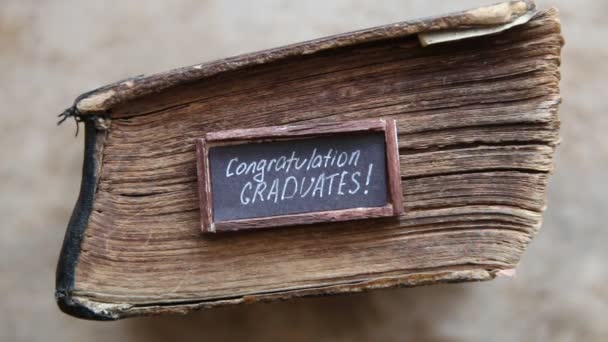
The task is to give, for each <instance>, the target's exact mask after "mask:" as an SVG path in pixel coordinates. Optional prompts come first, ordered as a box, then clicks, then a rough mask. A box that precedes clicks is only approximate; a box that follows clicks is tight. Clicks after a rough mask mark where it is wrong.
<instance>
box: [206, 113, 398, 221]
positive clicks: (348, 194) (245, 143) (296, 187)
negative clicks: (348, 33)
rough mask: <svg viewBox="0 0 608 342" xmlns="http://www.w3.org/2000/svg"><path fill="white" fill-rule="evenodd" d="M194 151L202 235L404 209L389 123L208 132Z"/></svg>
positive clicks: (395, 212)
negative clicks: (195, 154)
mask: <svg viewBox="0 0 608 342" xmlns="http://www.w3.org/2000/svg"><path fill="white" fill-rule="evenodd" d="M196 146H197V170H198V182H199V198H200V208H201V226H202V230H203V232H204V233H215V232H221V231H230V230H243V229H253V228H268V227H277V226H286V225H299V224H311V223H319V222H334V221H345V220H355V219H364V218H374V217H384V216H398V215H399V214H401V213H402V211H403V205H402V191H401V178H400V172H399V153H398V148H397V133H396V128H395V121H394V120H388V119H376V120H360V121H348V122H342V123H326V124H310V125H289V126H277V127H264V128H253V129H238V130H230V131H221V132H210V133H207V134H206V135H205V136H204V137H203V138H199V139H197V140H196Z"/></svg>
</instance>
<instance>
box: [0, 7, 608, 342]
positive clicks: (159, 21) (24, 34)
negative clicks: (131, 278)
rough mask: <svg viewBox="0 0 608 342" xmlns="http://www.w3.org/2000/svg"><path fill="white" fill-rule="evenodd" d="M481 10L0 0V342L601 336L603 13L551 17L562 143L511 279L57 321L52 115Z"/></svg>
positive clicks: (69, 146)
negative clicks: (339, 37)
mask: <svg viewBox="0 0 608 342" xmlns="http://www.w3.org/2000/svg"><path fill="white" fill-rule="evenodd" d="M487 3H488V2H487V1H479V0H475V1H473V0H467V1H460V2H458V3H456V2H449V3H448V2H438V1H435V2H430V1H422V0H420V1H407V2H404V1H396V0H379V1H373V2H371V1H360V0H357V1H346V0H340V1H333V2H326V1H319V0H314V1H306V2H304V1H302V2H295V1H294V2H284V1H272V0H264V1H256V2H251V1H244V0H243V1H231V2H228V1H219V0H218V1H188V0H183V1H171V2H163V1H147V2H146V3H145V6H143V3H141V2H126V1H103V2H99V1H98V2H86V3H85V2H82V1H68V0H57V1H45V2H34V1H23V0H4V1H1V4H0V5H1V8H2V10H1V11H0V75H1V77H0V103H2V105H3V107H2V112H1V115H2V119H3V123H2V125H0V132H1V134H0V142H1V145H0V158H1V160H2V162H1V163H0V180H1V182H0V184H1V185H0V217H2V220H0V228H1V229H0V250H1V251H2V252H1V253H2V254H1V255H2V258H1V259H0V291H2V293H3V296H2V297H1V298H0V340H2V341H12V340H18V341H32V340H47V341H55V340H57V341H60V340H61V341H81V340H83V339H85V338H86V339H87V340H88V341H97V340H114V339H116V340H126V339H129V340H131V341H156V340H159V341H160V340H167V339H171V338H173V337H178V338H179V340H183V341H189V340H192V341H200V340H201V339H202V338H208V339H211V340H213V339H218V340H231V339H247V340H253V341H257V340H260V341H263V340H273V339H282V340H290V341H308V340H320V341H352V340H360V341H367V340H383V341H392V340H394V341H397V340H399V341H401V340H406V339H408V338H411V339H416V340H424V341H460V340H467V341H468V340H478V341H487V340H499V341H501V340H504V341H513V340H519V341H526V340H541V341H542V340H555V341H571V340H572V341H573V340H581V341H582V340H584V341H605V340H607V339H608V325H606V324H605V320H606V319H605V317H606V314H608V285H606V284H607V283H608V267H606V264H605V263H606V260H608V248H606V247H605V244H606V242H608V230H606V229H605V222H608V211H607V210H606V208H607V207H608V197H607V196H606V193H607V191H608V183H607V182H606V181H605V174H606V172H607V171H608V138H606V133H605V132H606V131H608V116H606V115H605V113H606V112H608V102H607V101H606V99H605V92H606V86H605V83H606V82H605V78H606V75H607V74H608V70H607V69H608V65H607V64H606V63H605V61H606V60H607V58H608V47H607V46H606V44H605V36H606V34H607V33H608V22H607V21H606V16H607V15H608V4H607V3H606V2H605V1H600V0H597V1H591V0H590V1H580V2H568V1H565V0H563V1H538V5H539V7H548V6H551V5H555V6H558V7H559V8H560V9H561V12H562V24H563V30H564V36H565V39H566V46H565V48H564V50H563V66H562V95H563V98H564V103H563V105H562V106H561V110H560V115H561V119H562V144H561V146H560V147H559V148H558V153H557V165H556V172H555V175H554V176H553V177H552V178H551V181H550V187H549V208H548V210H547V212H546V216H545V222H544V225H543V227H542V228H541V231H540V233H539V235H538V236H537V237H536V239H535V240H534V241H533V242H532V244H531V246H530V247H529V249H528V251H527V253H526V254H525V256H524V258H523V260H522V262H521V265H520V267H519V268H518V273H517V277H516V278H504V279H496V280H494V281H492V282H486V283H479V284H461V285H448V286H432V287H423V288H414V289H393V290H382V291H376V292H372V293H367V294H359V295H348V296H338V297H331V298H318V299H305V300H295V301H290V302H282V303H275V304H255V305H248V306H238V307H227V308H220V309H216V310H210V311H203V312H200V313H195V314H193V315H189V316H185V317H180V316H173V317H154V318H141V319H131V320H125V321H119V322H111V323H100V322H87V321H82V320H77V319H74V318H71V317H69V316H66V315H64V314H62V313H61V312H59V310H58V309H57V308H56V305H55V303H54V299H53V288H54V272H55V263H56V260H57V256H58V253H59V250H60V246H61V241H62V239H63V234H64V232H65V226H66V223H67V220H68V218H69V215H70V213H71V210H72V206H73V204H74V202H75V199H76V196H77V191H78V186H79V184H78V183H79V181H80V167H81V161H82V138H83V135H82V134H81V135H79V136H78V137H77V138H74V137H73V134H74V133H75V127H74V125H73V123H67V124H64V125H62V126H60V127H59V128H57V127H55V117H54V115H56V114H58V113H59V112H61V111H62V110H63V109H64V108H65V107H67V106H68V105H69V104H71V102H72V100H73V99H74V98H75V97H76V96H77V95H79V94H80V93H81V92H83V91H86V90H89V89H92V88H94V87H97V86H99V85H103V84H106V83H109V82H113V81H116V80H118V79H121V78H125V77H128V76H134V75H138V74H142V73H153V72H157V71H161V70H166V69H170V68H174V67H178V66H183V65H190V64H195V63H198V62H202V61H209V60H213V59H216V58H221V57H225V56H229V55H234V54H237V53H242V52H248V51H254V50H258V49H262V48H269V47H274V46H278V45H282V44H286V43H291V42H297V41H302V40H305V39H311V38H315V37H321V36H326V35H330V34H334V33H339V32H345V31H349V30H353V29H357V28H364V27H369V26H372V25H378V24H384V23H387V22H393V21H399V20H403V19H407V18H417V17H421V16H427V15H433V14H440V13H444V12H448V11H453V10H460V9H464V8H468V7H475V6H479V5H485V4H487Z"/></svg>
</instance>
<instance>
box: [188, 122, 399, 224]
mask: <svg viewBox="0 0 608 342" xmlns="http://www.w3.org/2000/svg"><path fill="white" fill-rule="evenodd" d="M365 132H381V133H383V134H384V146H385V148H384V149H385V153H386V159H385V160H386V191H387V194H386V195H387V196H386V198H387V200H386V203H385V204H384V205H383V206H374V207H353V208H346V209H338V210H326V211H312V212H303V213H296V214H285V215H277V216H266V217H255V218H243V219H233V220H224V221H217V222H216V221H215V220H214V208H213V205H214V204H213V191H212V181H213V179H212V175H211V171H210V170H211V167H210V158H209V150H210V148H212V147H215V146H225V145H240V144H251V143H259V142H271V141H283V140H296V141H297V140H299V139H305V138H316V137H323V136H335V135H345V136H348V135H352V134H355V133H365ZM196 153H197V176H198V190H199V199H200V212H201V229H202V231H203V233H216V232H225V231H238V230H250V229H258V228H270V227H280V226H291V225H303V224H313V223H321V222H337V221H347V220H356V219H367V218H379V217H390V216H399V215H401V214H402V213H403V198H402V193H403V192H402V189H401V177H400V163H399V149H398V144H397V129H396V125H395V120H393V119H370V120H357V121H347V122H340V123H316V124H307V125H287V126H275V127H262V128H252V129H235V130H227V131H219V132H209V133H206V134H205V135H204V137H202V138H198V139H196Z"/></svg>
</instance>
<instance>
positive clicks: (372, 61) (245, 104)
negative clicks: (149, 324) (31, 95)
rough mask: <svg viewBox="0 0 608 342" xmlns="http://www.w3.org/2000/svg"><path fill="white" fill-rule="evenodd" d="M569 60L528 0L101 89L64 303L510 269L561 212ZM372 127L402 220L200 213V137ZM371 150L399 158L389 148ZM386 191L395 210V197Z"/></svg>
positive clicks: (116, 305) (344, 288) (102, 306)
mask: <svg viewBox="0 0 608 342" xmlns="http://www.w3.org/2000/svg"><path fill="white" fill-rule="evenodd" d="M562 45H563V39H562V37H561V35H560V22H559V19H558V13H557V11H556V10H555V9H549V10H537V9H536V8H535V6H534V4H533V3H532V2H530V1H510V2H506V3H501V4H497V5H491V6H488V7H483V8H478V9H474V10H467V11H463V12H459V13H454V14H449V15H444V16H438V17H432V18H426V19H422V20H413V21H406V22H400V23H396V24H390V25H386V26H381V27H376V28H371V29H366V30H361V31H356V32H352V33H345V34H340V35H336V36H332V37H327V38H322V39H318V40H313V41H309V42H304V43H300V44H294V45H289V46H286V47H281V48H277V49H272V50H266V51H261V52H256V53H251V54H246V55H242V56H237V57H232V58H228V59H224V60H220V61H216V62H212V63H206V64H199V65H194V66H190V67H185V68H180V69H176V70H172V71H169V72H164V73H159V74H155V75H150V76H138V77H134V78H131V79H127V80H124V81H120V82H117V83H114V84H110V85H107V86H104V87H101V88H98V89H95V90H93V91H91V92H88V93H85V94H83V95H82V96H80V97H78V98H77V99H76V101H75V102H74V104H73V106H72V107H70V108H69V109H67V110H66V111H65V112H64V113H63V114H62V116H63V118H64V119H66V118H75V119H76V120H77V121H78V122H82V123H84V127H85V130H84V131H85V135H86V138H85V146H84V166H83V174H82V185H81V190H80V195H79V197H78V200H77V202H76V205H75V208H74V212H73V215H72V217H71V219H70V222H69V224H68V227H67V232H66V235H65V240H64V244H63V247H62V252H61V256H60V260H59V263H58V268H57V282H56V300H57V302H58V305H59V307H60V308H61V310H63V311H64V312H66V313H68V314H70V315H73V316H77V317H81V318H87V319H97V320H112V319H119V318H124V317H131V316H140V315H150V314H160V313H186V312H189V311H192V310H196V309H201V308H207V307H214V306H218V305H225V304H238V303H250V302H257V301H269V300H275V299H287V298H293V297H302V296H312V295H326V294H337V293H347V292H360V291H363V290H368V289H375V288H384V287H392V286H417V285H427V284H435V283H449V282H463V281H482V280H489V279H493V278H494V277H496V276H500V275H510V274H512V273H513V271H514V269H515V268H516V266H517V264H518V262H519V260H520V258H521V256H522V253H523V252H524V250H525V249H526V247H527V245H528V243H529V242H530V241H531V239H532V238H533V237H534V236H535V234H536V233H537V232H538V229H539V227H540V224H541V219H542V213H543V210H544V209H545V192H546V186H547V178H548V176H549V174H550V172H551V170H552V165H553V155H554V150H555V147H556V145H557V144H558V142H559V135H558V133H559V132H558V131H559V120H558V116H557V109H558V105H559V103H560V95H559V78H560V73H559V66H560V50H561V47H562ZM374 119H381V120H385V121H386V122H393V121H394V123H395V132H396V138H395V139H396V140H394V141H396V144H397V147H396V148H398V155H397V157H396V160H397V161H398V163H397V165H396V167H397V168H395V169H394V170H398V177H397V178H396V179H397V182H399V183H400V184H398V185H400V189H401V190H400V191H401V192H402V193H401V196H400V197H398V199H397V200H395V199H394V198H393V199H392V200H391V201H390V202H386V208H393V207H391V206H392V205H393V204H397V205H398V209H399V210H396V211H394V212H393V211H390V212H389V211H388V210H387V211H385V213H386V214H387V216H390V217H377V218H363V219H361V218H360V219H357V220H346V221H339V222H338V221H336V222H333V221H331V220H328V219H327V217H324V218H323V217H322V218H321V219H320V220H321V221H319V222H317V221H315V222H317V223H312V221H311V222H309V224H305V223H307V222H303V223H304V224H296V225H287V226H281V227H278V225H277V227H270V228H267V229H255V231H242V232H241V231H237V232H219V233H217V232H216V233H203V232H202V231H201V225H202V224H204V222H201V214H203V213H202V212H201V210H200V208H201V205H202V206H203V208H207V207H206V206H205V205H206V204H205V203H211V201H212V200H213V199H212V198H209V199H208V201H207V202H205V203H203V202H202V201H201V199H200V198H199V185H200V184H203V185H204V184H205V183H204V179H200V178H201V177H199V176H197V148H196V145H197V141H201V140H200V139H204V138H205V137H207V138H209V137H211V138H213V137H217V136H221V134H223V133H216V132H224V131H227V130H235V129H245V130H248V129H257V128H262V127H277V126H278V127H279V128H274V130H275V131H281V130H282V129H285V130H289V129H290V128H289V127H293V125H309V126H306V127H312V126H315V127H316V126H319V127H322V126H323V125H334V124H340V123H350V122H355V121H358V120H374ZM387 120H388V121H387ZM391 120H393V121H391ZM248 132H249V131H248ZM214 134H215V135H214ZM230 134H233V133H230ZM330 136H332V135H330ZM348 139H351V140H348ZM348 139H346V140H345V141H346V142H348V141H351V142H352V141H353V140H352V139H354V138H352V137H350V138H348ZM369 139H375V138H369ZM377 139H380V138H377ZM391 139H392V138H391ZM211 140H213V139H211ZM328 141H329V140H328ZM370 141H371V140H370ZM378 141H380V142H379V143H378ZM386 141H387V142H389V140H388V138H387V140H386ZM390 141H393V140H390ZM300 143H301V142H298V141H297V140H294V142H293V144H294V146H300V145H299V144H300ZM320 143H323V142H322V141H321V142H320ZM370 144H372V145H373V144H378V145H377V146H379V147H378V151H380V152H378V153H381V154H383V153H384V150H383V149H384V148H386V149H387V150H386V155H387V156H389V157H390V153H391V150H390V146H388V145H387V146H386V147H382V146H384V145H383V143H382V140H376V142H375V143H374V142H372V143H370ZM260 146H262V145H259V146H258V147H260ZM269 146H270V145H269ZM277 146H278V147H277ZM277 146H275V147H272V146H271V147H272V148H277V149H279V148H282V147H281V146H283V145H280V144H278V145H277ZM366 146H371V145H369V144H367V145H366ZM370 148H371V147H370ZM256 151H257V150H256ZM236 152H238V153H241V154H240V155H239V156H241V157H242V158H245V157H244V156H247V155H248V153H247V152H246V151H244V150H243V151H236ZM236 152H235V153H236ZM256 153H257V152H256ZM302 153H304V152H302ZM306 153H308V152H306ZM202 157H205V156H204V155H203V156H202ZM199 158H200V155H199ZM210 158H211V159H209V160H210V161H211V164H213V162H214V160H217V162H218V163H219V162H221V161H222V160H228V159H222V158H221V156H220V157H214V156H211V157H210ZM235 158H236V157H235ZM328 158H329V157H328ZM345 158H346V157H345ZM353 158H354V159H353ZM356 158H358V155H356V156H355V157H353V156H352V155H351V156H350V157H349V159H348V160H349V161H353V164H355V162H354V161H357V159H356ZM361 158H363V157H361ZM205 160H206V159H204V158H203V159H201V162H202V163H204V162H205ZM230 160H232V159H230ZM235 160H236V159H235ZM328 160H329V159H328ZM345 160H346V159H343V160H342V162H343V164H344V163H346V162H345ZM200 165H202V166H201V167H202V168H203V170H204V168H205V167H207V166H206V164H200ZM235 165H236V164H235ZM244 165H245V166H246V164H244ZM391 165H393V166H394V164H387V166H388V167H392V166H391ZM211 166H213V165H211ZM245 166H243V167H242V168H241V169H240V171H239V172H241V173H246V169H245ZM235 170H236V169H230V168H228V171H227V174H226V175H227V176H231V175H232V172H237V171H235ZM366 170H367V169H366V168H363V169H361V170H360V172H361V173H364V172H366ZM369 170H370V171H371V167H370V169H369ZM214 177H216V176H214ZM216 178H217V177H216ZM209 179H211V182H213V179H214V178H213V177H210V178H209ZM362 179H363V178H362ZM394 180H395V178H390V177H389V178H387V179H380V181H382V182H384V183H382V184H385V183H386V184H389V183H390V182H391V181H394ZM199 182H203V183H199ZM218 182H220V180H218ZM225 184H230V183H225ZM359 184H363V182H358V183H357V185H359ZM393 185H395V184H393ZM226 186H228V185H226ZM246 186H247V185H246ZM246 186H245V187H246ZM391 186H392V185H391ZM397 188H398V187H393V189H397ZM245 190H247V188H243V190H242V191H245ZM249 190H251V189H249ZM213 191H215V192H216V194H218V196H219V193H220V192H222V188H221V187H220V188H219V189H215V190H213ZM227 191H228V190H227ZM231 191H232V190H231ZM353 191H354V190H353ZM242 194H244V195H243V196H244V197H243V203H245V202H247V201H249V200H250V199H251V198H252V197H251V196H250V195H246V194H245V192H242ZM246 196H249V197H246ZM253 196H256V195H253ZM378 196H380V197H379V203H380V204H382V205H384V204H383V203H384V202H383V201H385V200H386V199H387V198H392V197H390V192H389V193H388V195H386V196H385V197H382V196H384V195H382V193H380V195H378ZM268 198H270V197H267V198H266V199H267V200H268ZM217 201H218V202H217V203H215V205H216V206H218V205H219V206H223V205H224V204H223V202H221V201H220V200H217ZM303 203H304V202H303ZM304 204H306V203H304ZM309 204H310V203H309ZM328 205H330V206H334V207H335V208H338V206H336V205H335V203H333V202H332V203H329V204H328ZM363 206H365V205H363ZM334 207H332V208H334ZM343 207H344V208H346V209H345V210H355V209H356V208H354V207H356V205H350V206H349V203H348V202H345V203H343ZM351 207H353V208H354V209H353V208H351ZM339 208H342V207H339ZM215 209H218V208H215ZM222 209H226V208H224V207H222ZM287 209H288V210H291V209H293V208H287ZM340 210H341V209H340ZM292 211H293V210H292ZM220 212H221V211H220V209H218V211H216V212H215V213H220ZM233 214H234V215H235V216H234V217H237V216H236V213H234V212H231V211H230V210H227V211H224V214H223V215H225V216H226V217H228V219H230V218H234V217H232V216H231V215H233ZM254 214H255V213H253V214H251V217H254V219H255V216H254ZM279 214H280V212H279ZM217 215H220V214H217ZM237 218H240V216H238V217H237ZM218 219H221V217H220V216H217V217H215V220H216V221H217V220H218ZM249 219H250V218H249ZM277 222H279V221H277ZM211 223H213V222H208V224H209V225H208V227H212V226H211ZM272 223H273V221H272V220H269V219H265V220H264V224H265V225H270V226H272ZM300 223H302V222H300ZM225 226H226V225H225ZM241 226H242V225H241ZM204 227H205V226H204V225H203V228H204ZM353 300H356V298H353Z"/></svg>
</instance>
